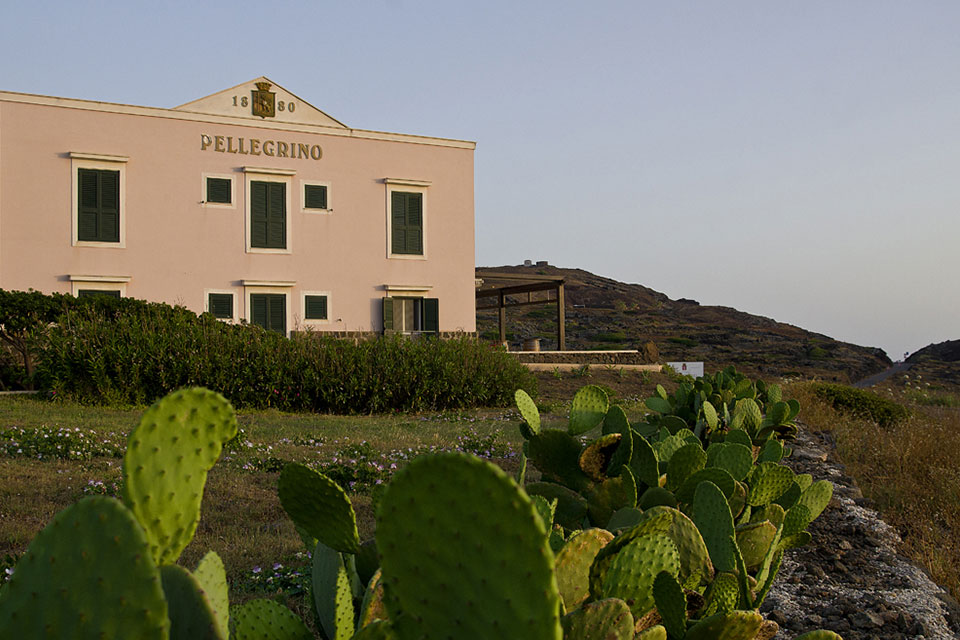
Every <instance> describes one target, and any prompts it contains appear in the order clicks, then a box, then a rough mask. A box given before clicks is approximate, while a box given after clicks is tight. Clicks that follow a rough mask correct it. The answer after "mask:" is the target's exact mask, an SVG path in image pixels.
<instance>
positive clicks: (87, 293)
mask: <svg viewBox="0 0 960 640" xmlns="http://www.w3.org/2000/svg"><path fill="white" fill-rule="evenodd" d="M95 296H104V297H106V298H116V299H117V300H119V299H120V291H118V290H107V289H79V290H78V291H77V297H78V298H93V297H95Z"/></svg>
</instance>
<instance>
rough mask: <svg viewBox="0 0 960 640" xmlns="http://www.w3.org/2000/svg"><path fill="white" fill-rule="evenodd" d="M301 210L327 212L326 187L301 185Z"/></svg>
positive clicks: (322, 185) (321, 185)
mask: <svg viewBox="0 0 960 640" xmlns="http://www.w3.org/2000/svg"><path fill="white" fill-rule="evenodd" d="M303 208H304V209H320V210H323V211H326V210H327V186H326V185H324V184H305V185H303Z"/></svg>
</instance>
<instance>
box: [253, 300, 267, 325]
mask: <svg viewBox="0 0 960 640" xmlns="http://www.w3.org/2000/svg"><path fill="white" fill-rule="evenodd" d="M250 322H251V323H252V324H255V325H257V326H258V327H263V328H264V329H266V328H268V327H267V296H266V294H264V293H253V294H250Z"/></svg>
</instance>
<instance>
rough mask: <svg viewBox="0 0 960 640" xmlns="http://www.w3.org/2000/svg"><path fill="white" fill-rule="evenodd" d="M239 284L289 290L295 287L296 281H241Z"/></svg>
mask: <svg viewBox="0 0 960 640" xmlns="http://www.w3.org/2000/svg"><path fill="white" fill-rule="evenodd" d="M240 284H242V285H243V286H245V287H272V288H274V289H277V288H284V289H286V288H289V287H293V286H296V284H297V281H296V280H241V281H240Z"/></svg>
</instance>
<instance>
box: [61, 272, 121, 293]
mask: <svg viewBox="0 0 960 640" xmlns="http://www.w3.org/2000/svg"><path fill="white" fill-rule="evenodd" d="M76 277H77V278H78V279H77V280H74V276H70V281H71V286H70V293H71V294H72V295H73V297H74V298H77V297H79V296H80V290H81V289H86V290H88V291H91V290H92V291H118V290H119V291H120V297H121V298H126V297H127V282H126V281H125V280H96V279H88V280H81V279H79V278H82V277H83V276H76ZM87 277H88V278H97V277H98V276H87ZM127 280H129V278H128V279H127Z"/></svg>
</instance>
